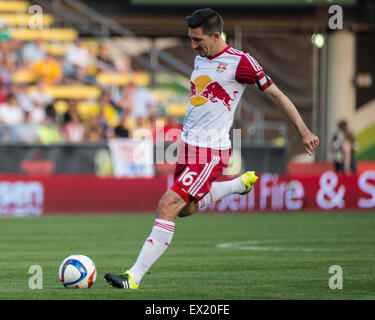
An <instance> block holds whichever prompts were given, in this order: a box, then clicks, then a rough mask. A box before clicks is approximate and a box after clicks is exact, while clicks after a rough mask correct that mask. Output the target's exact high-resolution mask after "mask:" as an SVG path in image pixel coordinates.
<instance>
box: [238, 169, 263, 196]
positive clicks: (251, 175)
mask: <svg viewBox="0 0 375 320" xmlns="http://www.w3.org/2000/svg"><path fill="white" fill-rule="evenodd" d="M240 178H241V181H242V182H243V183H244V185H245V186H246V190H245V191H244V192H242V193H240V194H246V193H249V192H250V191H251V187H252V186H253V185H254V183H255V182H256V181H257V180H258V178H259V177H258V176H257V175H256V174H255V171H247V172H245V173H244V174H242V175H241V176H240Z"/></svg>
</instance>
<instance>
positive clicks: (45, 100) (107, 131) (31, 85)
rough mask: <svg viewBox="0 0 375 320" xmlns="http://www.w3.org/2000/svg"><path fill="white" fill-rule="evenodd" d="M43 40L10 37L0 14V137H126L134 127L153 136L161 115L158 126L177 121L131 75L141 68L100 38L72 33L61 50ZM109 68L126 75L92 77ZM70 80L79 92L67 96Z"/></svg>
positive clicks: (48, 140) (44, 140)
mask: <svg viewBox="0 0 375 320" xmlns="http://www.w3.org/2000/svg"><path fill="white" fill-rule="evenodd" d="M47 45H50V44H47V43H46V42H44V41H43V39H40V38H36V39H34V40H32V41H20V40H17V39H13V38H12V36H11V34H10V33H9V31H8V29H7V26H6V25H5V24H4V22H2V21H0V143H5V144H20V143H22V144H34V143H41V144H45V145H49V144H57V143H101V142H104V141H106V140H107V139H112V138H117V137H125V138H131V137H132V136H133V135H134V132H135V130H136V129H138V128H148V129H150V130H151V132H153V136H154V137H155V135H156V120H158V119H160V117H162V116H163V117H162V119H163V120H164V128H161V130H164V131H165V132H166V131H168V130H169V129H170V128H181V123H180V122H179V119H178V118H177V117H175V116H172V115H170V116H166V115H165V112H164V113H163V112H160V99H158V97H157V96H156V95H155V94H154V93H153V92H152V90H149V89H148V88H147V86H146V85H142V81H134V79H135V78H136V76H138V78H142V76H145V75H144V74H142V72H140V71H136V70H132V66H131V65H132V63H131V59H130V58H129V57H128V56H126V55H124V56H123V57H121V59H113V58H112V57H111V55H110V52H109V50H108V45H107V44H106V42H105V40H100V41H99V42H98V43H97V46H96V47H93V46H89V45H87V43H86V42H85V41H84V40H83V39H81V38H77V39H76V40H75V41H74V42H72V43H70V44H68V45H67V46H66V48H65V49H64V52H63V54H61V52H59V54H55V53H54V51H53V50H52V49H51V47H47ZM111 73H112V74H122V75H128V79H127V81H125V82H122V84H121V85H118V83H117V84H116V85H102V84H100V83H98V76H99V75H101V76H104V75H106V74H107V75H108V74H111ZM146 77H147V75H146ZM78 88H80V90H81V92H82V90H83V91H85V90H86V91H87V93H88V94H87V95H86V96H87V97H84V98H82V95H79V96H78V97H77V96H75V94H74V93H75V92H76V90H77V89H78ZM47 89H49V90H47ZM51 89H52V90H51ZM93 89H94V91H92V90H93ZM64 90H65V91H64ZM90 90H91V91H90ZM51 92H55V93H56V92H57V93H56V94H51ZM90 92H94V94H91V93H90ZM83 96H85V94H83Z"/></svg>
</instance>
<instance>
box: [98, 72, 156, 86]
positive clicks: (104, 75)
mask: <svg viewBox="0 0 375 320" xmlns="http://www.w3.org/2000/svg"><path fill="white" fill-rule="evenodd" d="M96 81H97V82H98V83H99V84H100V85H102V86H126V85H127V84H129V82H130V81H133V82H134V83H135V84H136V85H137V86H144V87H146V86H148V85H149V84H150V76H149V74H148V73H145V72H141V73H111V72H100V73H99V74H98V75H97V76H96Z"/></svg>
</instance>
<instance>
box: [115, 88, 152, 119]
mask: <svg viewBox="0 0 375 320" xmlns="http://www.w3.org/2000/svg"><path fill="white" fill-rule="evenodd" d="M114 101H115V103H116V105H117V106H119V107H120V108H121V109H122V110H128V112H129V114H130V116H131V117H133V118H143V119H146V118H148V117H149V116H154V115H155V113H156V108H157V105H158V100H157V99H156V97H155V96H154V95H153V94H152V93H151V92H150V91H149V90H148V89H146V88H144V87H137V85H136V84H135V83H134V82H130V83H129V84H128V85H127V86H125V87H124V88H123V90H122V92H121V91H120V92H117V94H116V95H115V97H114Z"/></svg>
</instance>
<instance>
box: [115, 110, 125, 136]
mask: <svg viewBox="0 0 375 320" xmlns="http://www.w3.org/2000/svg"><path fill="white" fill-rule="evenodd" d="M127 120H128V112H127V111H124V112H123V113H122V115H121V119H120V123H119V125H118V126H116V127H115V128H114V133H115V136H116V137H117V138H129V129H128V127H127Z"/></svg>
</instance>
